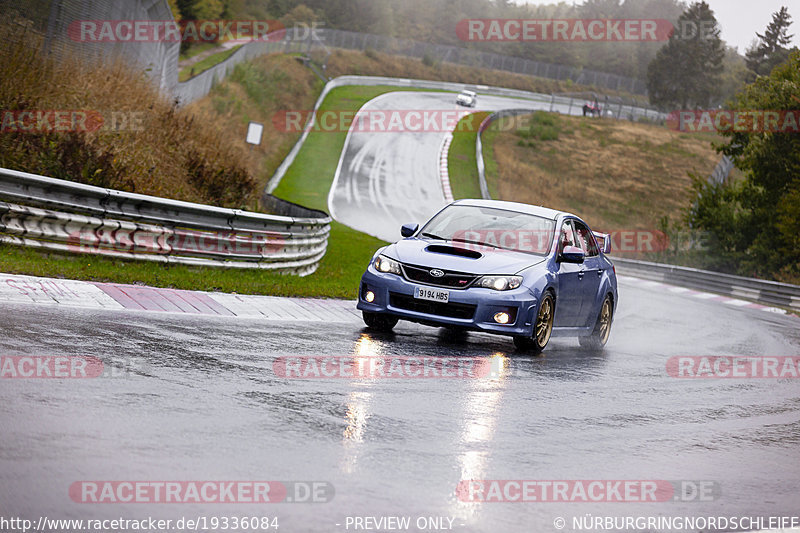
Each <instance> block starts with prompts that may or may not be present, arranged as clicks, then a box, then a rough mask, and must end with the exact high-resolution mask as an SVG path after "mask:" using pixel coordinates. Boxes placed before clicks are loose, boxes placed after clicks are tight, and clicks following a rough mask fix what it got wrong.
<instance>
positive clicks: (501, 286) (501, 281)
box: [478, 276, 522, 291]
mask: <svg viewBox="0 0 800 533" xmlns="http://www.w3.org/2000/svg"><path fill="white" fill-rule="evenodd" d="M520 285H522V276H483V277H482V278H481V279H480V280H479V281H478V287H484V288H487V289H494V290H496V291H508V290H511V289H516V288H517V287H519V286H520Z"/></svg>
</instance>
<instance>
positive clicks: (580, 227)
mask: <svg viewBox="0 0 800 533" xmlns="http://www.w3.org/2000/svg"><path fill="white" fill-rule="evenodd" d="M572 223H573V224H575V234H576V236H577V237H578V242H579V243H580V246H581V248H583V251H584V252H586V257H594V256H596V255H598V254H599V253H600V250H599V249H598V247H597V241H595V239H594V235H592V232H591V231H589V228H587V227H586V226H585V225H584V224H581V223H580V222H578V221H576V220H573V221H572Z"/></svg>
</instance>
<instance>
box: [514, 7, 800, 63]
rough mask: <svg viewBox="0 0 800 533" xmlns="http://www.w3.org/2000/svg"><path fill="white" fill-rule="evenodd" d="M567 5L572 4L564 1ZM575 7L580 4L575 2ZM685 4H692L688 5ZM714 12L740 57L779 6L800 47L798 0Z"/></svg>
mask: <svg viewBox="0 0 800 533" xmlns="http://www.w3.org/2000/svg"><path fill="white" fill-rule="evenodd" d="M515 1H516V2H517V3H518V4H526V3H527V4H557V3H558V1H557V0H555V1H554V0H515ZM565 1H566V2H567V3H568V4H571V3H573V2H572V1H571V0H565ZM574 3H575V4H582V3H583V2H582V1H581V0H576V1H575V2H574ZM687 3H691V1H690V2H687ZM706 3H707V4H708V5H710V6H711V9H713V10H714V15H716V17H717V20H718V21H719V24H720V27H721V28H722V39H723V40H725V41H726V42H727V43H728V44H729V45H731V46H735V47H737V48H738V49H739V53H740V54H744V51H745V50H746V49H747V47H748V46H750V43H751V41H752V40H753V39H755V38H756V32H758V33H764V29H765V28H766V27H767V24H769V22H770V20H772V14H773V13H774V12H776V11H778V10H779V9H780V8H781V6H786V7H787V8H789V14H790V15H791V16H792V25H791V26H790V27H789V33H790V34H794V40H793V44H794V45H795V46H800V0H706Z"/></svg>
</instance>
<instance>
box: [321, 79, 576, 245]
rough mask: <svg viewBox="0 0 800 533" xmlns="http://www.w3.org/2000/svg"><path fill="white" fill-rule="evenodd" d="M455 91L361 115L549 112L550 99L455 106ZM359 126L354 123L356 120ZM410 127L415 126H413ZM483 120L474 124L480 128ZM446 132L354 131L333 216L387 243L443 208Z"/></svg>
mask: <svg viewBox="0 0 800 533" xmlns="http://www.w3.org/2000/svg"><path fill="white" fill-rule="evenodd" d="M455 98H456V95H455V93H442V92H408V91H399V92H392V93H386V94H384V95H381V96H379V97H377V98H374V99H372V100H370V101H369V102H367V103H366V104H364V106H363V107H362V108H361V109H360V110H359V112H367V111H376V110H387V111H398V110H413V111H430V110H434V111H458V112H460V113H474V112H477V111H498V110H501V109H531V110H536V109H540V110H547V109H550V102H549V101H546V100H544V99H543V100H542V101H534V100H522V99H519V98H505V97H500V96H486V95H478V103H477V105H476V107H475V108H465V107H463V106H459V105H458V104H456V103H455ZM554 109H555V110H557V111H559V112H561V113H567V112H570V111H571V113H572V114H578V115H579V114H581V112H582V110H581V108H580V107H577V106H572V108H571V110H570V108H569V106H567V105H563V104H557V105H556V106H555V107H554ZM353 123H354V124H357V122H356V121H354V122H353ZM410 124H411V125H412V126H413V125H414V124H413V123H410ZM479 124H480V123H479V122H477V121H476V122H475V124H474V126H475V127H476V128H477V126H478V125H479ZM447 133H448V132H446V131H425V132H420V131H403V132H395V131H390V132H373V131H363V130H362V131H351V132H350V134H349V135H348V137H347V141H346V143H345V146H344V149H343V150H342V155H341V156H340V161H339V169H338V171H337V177H336V181H335V183H334V185H333V187H332V188H331V193H330V195H329V197H328V207H329V209H330V211H331V213H332V215H333V217H334V218H335V219H336V220H338V221H339V222H342V223H344V224H346V225H348V226H350V227H351V228H355V229H357V230H359V231H362V232H364V233H367V234H369V235H374V236H376V237H378V238H381V239H383V240H386V241H396V240H397V239H399V238H400V226H401V225H402V224H405V223H408V222H416V223H420V224H421V223H422V222H424V221H425V220H427V219H429V218H430V217H431V216H432V215H433V214H434V213H436V211H438V210H439V209H441V208H442V207H444V206H445V204H446V202H445V198H444V193H443V191H442V184H441V180H440V178H439V161H438V158H439V149H440V147H441V145H442V140H443V139H444V137H445V136H446V135H447Z"/></svg>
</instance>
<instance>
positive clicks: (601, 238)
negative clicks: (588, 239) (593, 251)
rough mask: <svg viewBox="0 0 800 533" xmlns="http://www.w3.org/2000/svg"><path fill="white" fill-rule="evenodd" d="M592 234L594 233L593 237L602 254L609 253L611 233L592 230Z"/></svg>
mask: <svg viewBox="0 0 800 533" xmlns="http://www.w3.org/2000/svg"><path fill="white" fill-rule="evenodd" d="M592 235H594V239H595V240H596V241H597V245H598V246H599V247H600V249H601V250H602V251H603V253H604V254H609V253H611V235H610V234H608V233H599V232H597V231H593V232H592Z"/></svg>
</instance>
